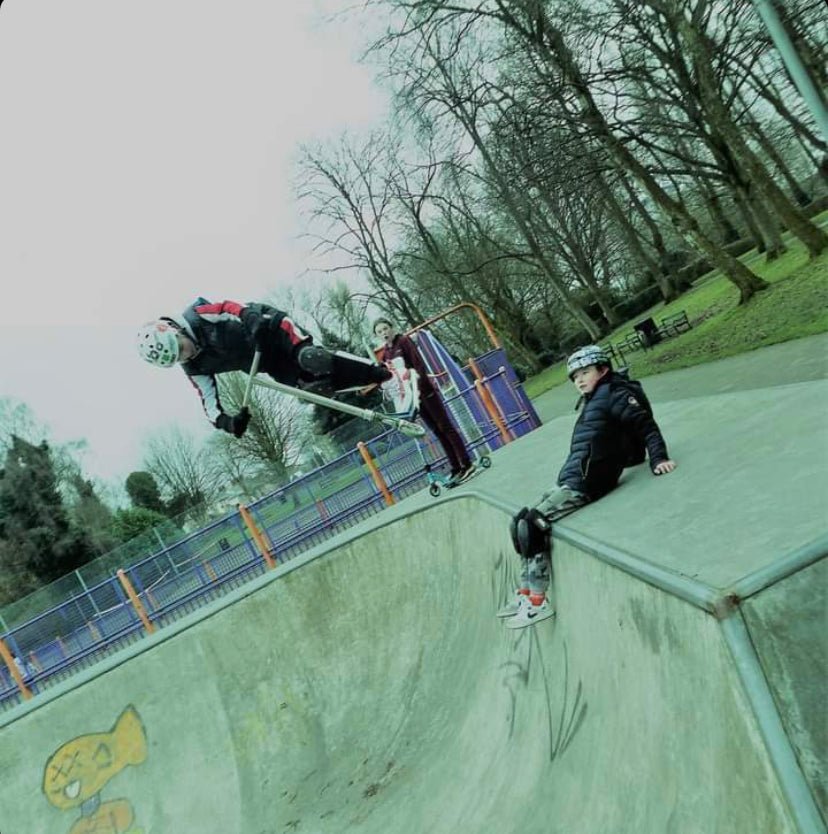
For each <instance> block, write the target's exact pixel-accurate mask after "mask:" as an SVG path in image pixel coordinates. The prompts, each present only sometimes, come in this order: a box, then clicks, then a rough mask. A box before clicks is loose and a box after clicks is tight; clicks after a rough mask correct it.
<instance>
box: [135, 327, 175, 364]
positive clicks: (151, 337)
mask: <svg viewBox="0 0 828 834" xmlns="http://www.w3.org/2000/svg"><path fill="white" fill-rule="evenodd" d="M178 332H179V331H178V328H177V327H176V326H175V325H174V324H173V323H172V322H171V321H168V320H167V319H158V320H157V321H150V322H147V324H145V325H144V326H143V327H142V328H141V329H140V330H139V331H138V353H139V354H140V355H141V359H143V360H145V361H146V362H149V363H150V364H151V365H158V367H159V368H171V367H172V366H173V365H175V363H176V362H177V361H178V353H179V346H178Z"/></svg>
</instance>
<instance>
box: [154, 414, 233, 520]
mask: <svg viewBox="0 0 828 834" xmlns="http://www.w3.org/2000/svg"><path fill="white" fill-rule="evenodd" d="M143 468H144V469H145V470H146V471H147V472H150V473H151V474H152V475H154V476H155V479H156V480H157V481H158V484H159V486H160V487H161V490H162V492H163V493H164V494H165V497H166V498H167V500H168V502H173V503H174V505H175V506H176V507H178V508H180V510H181V511H184V510H187V511H190V512H192V513H193V515H194V516H195V517H196V518H197V519H201V518H203V515H204V513H205V512H206V505H209V504H211V503H212V502H214V501H215V500H216V498H218V496H219V494H220V492H221V488H222V481H223V473H222V471H221V469H220V468H219V467H218V466H216V462H215V460H214V459H213V457H212V456H211V455H210V453H209V451H208V449H207V447H206V446H205V445H204V444H201V443H199V442H197V441H196V440H195V438H194V437H193V436H192V435H191V434H190V433H188V432H186V431H185V430H184V429H182V428H181V427H179V426H170V427H167V428H164V429H160V430H157V431H156V432H154V433H153V434H152V435H150V436H149V438H148V440H147V443H146V449H145V453H144V461H143Z"/></svg>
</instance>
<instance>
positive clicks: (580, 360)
mask: <svg viewBox="0 0 828 834" xmlns="http://www.w3.org/2000/svg"><path fill="white" fill-rule="evenodd" d="M590 365H606V366H607V367H608V368H612V362H610V358H609V356H607V352H606V351H605V350H604V349H603V348H602V347H599V346H598V345H587V346H586V347H582V348H578V350H576V351H575V353H573V354H572V356H570V357H569V358H568V359H567V360H566V373H567V375H568V376H569V378H570V379H572V375H573V374H574V373H575V371H579V370H580V369H581V368H588V367H589V366H590Z"/></svg>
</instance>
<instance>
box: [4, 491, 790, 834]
mask: <svg viewBox="0 0 828 834" xmlns="http://www.w3.org/2000/svg"><path fill="white" fill-rule="evenodd" d="M506 520H507V519H506V516H505V515H504V514H503V513H502V512H499V511H497V510H495V509H493V508H492V507H491V506H489V505H488V504H485V503H483V502H481V501H478V500H476V499H473V498H468V499H462V500H459V501H452V502H449V503H446V504H436V505H433V506H431V507H430V508H429V509H427V510H426V511H423V512H420V513H418V514H416V515H413V516H410V517H404V518H401V519H399V520H397V521H395V522H394V523H393V524H392V525H390V526H387V527H383V528H380V529H377V530H373V531H371V532H367V533H366V534H365V535H363V536H362V537H360V538H358V539H355V540H354V541H353V542H351V543H350V544H346V545H344V546H341V547H340V548H338V549H337V550H336V551H335V552H331V553H329V554H327V555H322V556H320V557H319V558H310V557H309V558H308V559H305V560H297V563H295V564H292V565H291V566H289V569H288V570H287V571H286V572H284V575H283V576H281V578H276V579H275V581H274V580H271V579H270V578H268V579H267V580H263V581H261V582H257V583H255V584H254V585H253V586H251V589H252V588H255V589H256V590H255V591H254V592H252V593H250V592H249V590H250V589H248V590H245V591H242V592H238V593H237V594H235V596H234V597H231V598H230V599H229V600H228V601H227V602H222V603H221V604H217V605H216V606H215V607H213V608H212V609H210V611H209V612H208V616H202V615H201V614H199V615H198V616H193V617H191V618H190V626H189V627H186V628H182V629H181V630H180V631H178V633H175V634H173V630H172V629H171V630H170V632H169V634H173V636H171V637H168V638H167V637H166V636H165V635H164V633H163V632H162V633H161V634H159V635H158V636H157V637H156V638H151V639H147V640H146V641H145V644H146V646H147V649H148V650H146V651H141V652H135V653H133V654H134V656H132V657H130V659H129V660H128V661H126V662H123V663H120V664H117V663H112V664H110V666H111V668H107V671H106V672H105V674H102V675H99V676H97V677H92V676H87V678H90V679H84V678H80V679H78V683H72V682H69V684H68V685H67V686H66V687H65V691H64V692H63V694H61V695H60V697H57V698H54V699H52V700H44V701H43V702H42V705H41V706H39V707H38V706H37V705H36V704H33V706H32V707H27V708H24V709H19V710H17V711H15V712H12V713H9V716H8V717H4V722H5V726H2V729H0V774H1V775H2V779H0V831H2V832H3V834H6V832H10V834H15V833H16V832H26V834H46V832H48V833H49V834H57V833H58V832H61V831H65V832H70V830H72V826H73V825H75V824H76V821H77V820H78V819H79V817H80V815H81V811H80V809H79V808H78V807H71V808H63V809H62V808H60V807H58V805H57V804H53V803H51V802H50V801H49V800H48V799H47V796H46V795H45V794H44V793H43V792H41V783H42V782H43V777H44V772H45V773H46V774H47V777H48V789H49V790H50V791H51V790H54V791H55V793H54V794H51V795H52V797H53V802H54V803H58V804H59V803H61V802H62V803H64V804H65V803H69V802H70V801H71V800H69V799H68V798H67V790H66V789H67V788H68V789H69V790H68V793H70V794H73V795H76V796H78V797H79V798H82V797H86V795H87V794H88V795H89V796H88V801H89V802H92V803H94V801H95V796H97V797H98V798H99V800H100V801H101V802H102V803H109V805H108V806H101V807H102V808H104V810H105V809H106V808H107V807H108V808H112V809H114V808H115V807H116V803H117V802H118V801H123V802H125V803H127V804H128V807H129V809H130V810H131V812H132V813H133V814H134V821H133V822H131V823H130V825H131V826H132V828H131V829H123V830H131V831H132V832H133V834H138V832H139V831H140V832H142V834H156V832H157V834H161V833H162V832H171V831H176V832H186V834H190V832H200V831H204V832H210V834H212V833H213V832H222V834H276V833H277V832H279V833H281V832H284V831H298V832H300V833H301V832H302V831H306V832H313V834H342V832H351V831H353V832H362V834H375V833H376V834H379V832H382V834H388V832H394V834H426V832H428V834H443V833H444V832H445V834H448V832H452V834H456V832H464V834H473V833H474V832H498V834H509V832H515V833H516V834H517V832H520V834H541V832H543V834H552V832H561V834H563V832H566V834H595V832H603V831H606V832H612V833H613V834H624V832H630V834H633V832H634V834H650V832H653V834H656V833H657V834H711V832H727V834H741V832H744V834H756V832H773V834H787V832H791V834H792V833H793V831H794V828H793V825H792V823H791V819H790V817H789V814H788V812H787V809H786V806H785V802H784V799H783V797H782V795H781V793H780V790H779V787H778V785H777V782H776V779H775V775H774V773H773V770H772V768H771V766H770V764H769V761H768V759H767V756H766V754H765V751H764V746H763V743H762V740H761V738H760V737H759V734H758V732H757V729H756V726H755V724H754V721H753V717H752V713H751V710H750V708H749V707H748V705H747V704H746V702H745V700H744V697H743V695H742V691H741V688H740V684H739V682H738V680H737V678H736V676H735V673H734V672H733V669H732V664H731V661H730V658H729V655H728V652H727V650H726V648H725V646H724V644H723V641H722V638H721V634H720V630H719V628H718V625H717V623H716V622H715V621H714V620H713V619H712V618H711V617H710V616H709V615H707V614H705V613H703V612H702V611H700V610H699V609H696V608H694V607H693V606H691V605H690V604H688V603H686V602H683V601H681V600H679V599H677V598H675V597H671V596H668V595H666V594H665V593H663V592H662V591H660V590H657V589H656V588H653V587H651V586H649V585H647V584H645V583H643V582H641V581H639V580H636V579H634V578H632V577H630V576H628V575H627V574H625V573H622V572H620V571H619V570H617V569H615V568H612V567H609V566H608V565H605V564H603V563H601V562H599V561H597V560H595V559H594V558H592V557H589V556H586V555H585V554H583V553H580V552H578V551H577V550H575V549H574V548H573V547H572V546H571V545H566V544H560V545H558V546H557V547H556V551H555V580H556V588H557V605H558V610H559V616H558V618H557V619H553V620H548V621H545V622H543V623H539V624H538V625H537V626H535V627H534V628H532V629H528V630H524V631H519V632H511V631H508V630H505V629H504V628H503V625H502V622H500V621H498V620H497V619H496V618H495V617H494V616H493V613H494V610H495V608H496V607H497V605H498V604H499V603H500V602H501V601H503V599H505V597H506V595H507V594H508V591H509V590H510V589H511V588H512V587H513V582H514V572H515V568H516V564H515V561H516V560H515V557H514V555H513V554H512V553H511V546H510V544H509V540H508V535H507V529H506ZM303 561H305V562H307V564H304V566H302V564H301V563H302V562H303ZM297 568H298V569H297ZM280 570H281V569H280ZM130 706H131V707H132V708H133V709H134V716H135V719H136V720H134V721H132V722H127V721H126V720H124V719H122V721H121V724H120V725H118V728H117V729H113V728H114V727H115V725H116V721H117V720H118V718H119V716H122V715H123V714H124V711H125V710H127V716H130V715H133V713H132V712H130V711H129V710H128V708H129V707H130ZM136 722H137V723H136ZM56 753H57V756H56V757H55V754H56ZM73 781H75V782H77V784H76V785H75V786H74V787H73ZM76 791H79V792H80V793H76ZM91 807H92V806H88V808H87V810H89V809H90V808H91ZM117 807H118V808H119V809H120V812H123V813H126V812H124V811H123V808H124V806H123V805H118V806H117ZM99 811H100V809H99ZM124 818H126V817H124ZM77 830H80V829H76V831H77ZM101 830H103V829H101ZM111 830H113V831H115V830H121V829H115V828H113V829H111ZM73 834H74V832H73Z"/></svg>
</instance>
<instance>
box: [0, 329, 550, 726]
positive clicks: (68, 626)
mask: <svg viewBox="0 0 828 834" xmlns="http://www.w3.org/2000/svg"><path fill="white" fill-rule="evenodd" d="M424 336H425V338H423V337H424ZM420 345H421V349H422V350H423V353H424V354H426V355H427V356H428V360H429V364H430V367H433V368H434V370H435V374H436V376H437V379H443V382H441V383H440V386H439V387H440V389H441V393H442V395H443V397H444V400H445V402H446V405H447V408H448V410H449V412H450V414H451V416H452V419H453V420H454V421H455V423H456V425H457V428H458V430H459V431H460V433H461V435H462V436H463V437H464V439H465V440H466V443H467V445H468V447H469V448H470V450H472V451H478V452H480V453H481V454H485V453H487V452H489V451H492V450H494V449H497V448H499V447H500V446H502V445H503V444H504V443H506V442H509V441H510V440H512V439H514V438H516V437H520V436H521V435H523V434H526V433H527V432H529V431H532V430H533V429H534V428H536V427H537V426H538V425H540V420H539V419H538V416H537V414H536V413H535V411H534V408H533V407H532V405H531V402H530V401H529V399H528V398H527V397H526V395H525V393H524V392H523V389H522V387H521V386H520V383H519V382H518V379H517V377H516V375H515V373H514V371H513V370H512V368H511V365H509V363H508V361H507V360H506V356H505V354H504V352H503V350H502V349H499V348H498V349H495V350H492V351H490V352H489V353H487V354H484V355H483V356H481V357H479V358H478V359H477V360H475V361H474V363H473V367H471V366H470V367H469V368H465V369H459V368H456V367H455V368H452V367H447V365H446V361H445V358H444V357H440V355H439V349H438V348H439V343H436V340H433V341H431V340H429V338H428V337H427V334H421V337H420ZM487 395H488V398H489V399H490V402H489V403H488V405H487V402H486V399H487ZM493 407H494V409H495V412H494V413H493V412H492V408H493ZM366 426H367V424H366ZM364 436H365V437H366V438H367V439H366V440H364V441H361V442H360V445H361V446H362V447H363V449H364V451H360V450H359V449H352V450H350V451H348V452H346V453H345V454H343V455H341V456H339V457H337V458H336V459H335V460H332V461H330V462H329V463H327V464H325V465H323V466H320V467H319V468H317V469H315V470H313V471H312V472H309V473H308V474H306V475H304V476H302V477H300V478H298V479H296V480H294V481H292V482H290V483H288V484H285V485H284V486H282V487H280V488H279V489H277V490H276V491H274V492H272V493H271V494H269V495H267V496H265V497H263V498H261V499H259V500H257V501H255V502H254V503H252V504H250V505H249V506H248V507H240V508H239V510H238V511H236V512H232V513H229V514H227V515H226V516H224V517H222V518H220V519H218V520H216V521H213V522H211V523H209V524H207V525H206V526H204V527H202V528H201V529H198V530H196V531H194V532H192V533H190V534H188V535H183V536H182V537H180V538H179V539H178V540H177V541H174V542H170V541H169V540H168V538H167V537H168V536H169V533H170V531H166V533H167V536H162V535H154V536H145V537H143V538H142V539H141V545H142V546H143V547H144V548H145V549H144V551H143V553H141V554H140V557H138V558H133V559H131V560H130V561H131V563H124V562H121V563H120V564H114V563H113V560H112V559H111V558H110V559H107V560H106V564H107V566H108V569H109V574H108V575H107V576H106V577H105V578H102V579H101V580H100V581H99V582H96V583H94V584H89V583H86V582H84V583H83V585H82V589H81V590H78V586H77V585H74V592H73V593H71V594H69V595H68V596H67V597H66V598H64V599H63V600H62V601H60V602H59V603H57V604H52V605H51V606H50V607H49V608H48V610H44V611H43V613H41V614H39V615H38V616H36V617H33V618H31V619H28V620H27V621H26V622H24V623H22V624H19V625H15V626H13V627H11V628H7V629H4V632H3V633H2V638H1V639H0V711H2V710H4V709H8V708H10V707H11V706H14V705H15V704H17V703H20V701H21V700H22V699H24V698H28V697H31V696H33V695H36V694H37V693H38V692H41V691H43V690H44V689H46V688H48V687H50V686H52V685H54V684H55V683H58V682H59V681H61V680H63V679H65V678H66V677H68V676H70V675H73V674H75V673H77V672H79V671H81V670H82V669H84V668H86V667H88V666H90V665H91V664H93V663H96V662H98V661H99V660H101V659H102V658H104V657H106V656H108V655H110V654H111V653H112V652H114V651H116V650H118V649H120V648H122V647H124V646H127V645H129V644H131V643H133V642H135V641H136V640H139V639H141V637H143V636H144V635H145V634H147V633H148V632H152V631H155V630H156V629H158V628H163V627H164V626H165V625H167V624H168V623H171V622H174V621H175V620H177V619H179V618H180V617H182V616H184V615H185V614H187V613H189V612H191V611H193V610H195V609H196V608H198V607H200V606H202V605H204V604H206V603H208V602H210V601H212V600H214V599H216V598H218V597H221V596H222V595H224V594H226V593H228V591H230V590H232V589H234V588H236V587H238V586H239V585H241V584H243V583H245V582H247V581H249V580H250V579H251V578H253V577H255V576H259V575H261V574H263V573H265V572H266V571H268V570H269V569H271V567H273V566H277V565H279V564H283V563H285V562H287V561H289V560H290V559H293V558H295V557H296V556H297V555H299V554H300V553H303V552H305V551H307V550H309V549H311V548H312V547H314V546H316V545H318V544H320V543H322V542H324V541H326V540H327V539H329V538H331V537H332V536H334V535H336V534H338V533H340V532H342V531H343V530H346V529H348V528H349V527H351V526H353V525H354V524H357V523H358V522H360V521H362V520H363V519H365V518H368V517H369V516H371V515H373V514H375V513H377V512H379V511H380V510H382V509H383V508H384V507H386V506H387V505H388V503H389V497H390V500H391V501H396V500H399V499H401V498H404V497H406V496H407V495H410V494H411V493H413V492H416V491H417V490H420V489H422V488H423V487H424V486H425V485H426V484H427V470H426V464H428V466H429V467H430V468H431V469H432V470H440V469H445V468H446V459H445V456H444V454H443V451H442V449H441V447H440V446H439V445H438V444H437V443H436V442H435V440H434V439H433V438H432V437H431V436H430V435H428V436H427V437H426V438H424V439H422V440H418V439H413V438H409V437H406V436H404V435H402V434H401V433H399V432H396V431H385V432H382V433H380V434H378V435H375V430H374V429H371V428H370V427H368V428H366V432H365V435H364ZM372 469H373V470H375V471H376V472H377V473H379V477H380V479H381V481H382V483H383V485H384V487H385V489H382V488H381V486H380V485H379V484H378V482H377V480H376V477H375V474H374V472H373V471H372ZM179 532H180V531H179ZM129 544H130V546H129V547H126V548H120V549H119V551H117V552H116V553H117V554H118V555H119V556H121V557H124V556H128V555H131V554H134V553H135V552H136V546H135V543H129ZM3 661H5V662H3Z"/></svg>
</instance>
